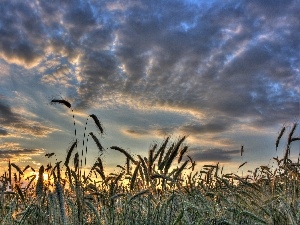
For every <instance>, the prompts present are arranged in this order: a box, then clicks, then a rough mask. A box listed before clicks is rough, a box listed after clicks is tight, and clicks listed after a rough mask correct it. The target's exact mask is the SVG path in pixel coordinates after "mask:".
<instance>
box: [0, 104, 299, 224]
mask: <svg viewBox="0 0 300 225" xmlns="http://www.w3.org/2000/svg"><path fill="white" fill-rule="evenodd" d="M54 103H56V102H55V101H54ZM57 103H61V104H64V105H65V106H67V107H69V106H70V105H68V104H67V102H63V101H61V102H57ZM70 107H71V106H70ZM89 117H90V118H92V119H93V122H94V123H95V125H96V127H97V128H98V129H99V133H100V134H101V133H103V128H102V124H101V123H100V121H99V120H98V118H97V116H95V115H94V114H92V115H90V116H89ZM74 121H75V120H74ZM296 129H297V123H295V124H294V126H293V127H292V128H291V129H290V130H289V131H286V129H285V128H283V129H282V130H281V132H280V134H279V136H278V137H277V140H275V138H274V143H275V145H276V147H278V144H279V142H280V140H281V139H282V136H283V134H284V133H287V138H288V140H287V145H286V146H285V147H286V149H285V155H284V157H283V158H282V159H278V158H273V160H274V161H275V162H276V167H274V168H269V167H268V166H260V167H258V168H256V169H254V170H253V171H248V174H246V175H244V176H243V177H241V176H239V175H237V174H225V173H223V169H222V168H220V166H219V164H218V163H216V164H214V165H205V166H204V167H203V168H202V169H201V170H200V171H196V170H195V167H194V166H195V161H193V159H192V158H191V157H187V152H188V146H186V145H185V137H182V138H180V139H179V140H178V141H175V142H174V143H172V142H171V141H170V138H166V139H165V140H164V141H163V143H161V144H160V145H154V146H153V147H151V149H150V150H149V153H148V155H147V156H142V155H137V156H133V155H131V154H129V153H128V152H127V151H126V150H124V149H122V148H121V147H118V146H112V147H111V151H118V152H120V154H122V155H123V156H124V159H127V160H126V161H127V162H126V164H125V165H118V167H119V168H120V171H121V172H120V173H117V174H112V173H107V172H106V170H105V168H104V167H103V164H102V159H101V157H98V158H97V160H96V161H95V163H94V165H93V166H92V167H91V168H90V171H89V172H87V173H85V172H83V170H82V169H81V168H82V165H85V164H86V162H85V158H84V157H82V155H83V154H82V153H81V152H80V151H79V150H78V149H77V143H78V141H79V139H78V138H76V140H75V141H74V143H73V144H72V145H71V146H70V148H69V150H68V152H67V155H66V157H65V159H61V160H62V161H60V162H57V163H56V164H55V165H51V164H48V165H43V166H41V167H40V168H39V171H36V172H37V174H36V175H31V176H29V175H28V173H29V171H31V170H34V169H33V168H31V166H30V165H28V166H27V167H25V168H20V167H19V166H18V165H17V164H15V163H14V162H9V164H8V168H7V171H6V172H5V173H4V174H3V175H2V176H1V183H2V187H1V189H0V223H1V224H80V225H81V224H103V225H113V224H116V225H119V224H120V225H121V224H124V225H130V224H148V225H150V224H153V225H159V224H161V225H171V224H174V225H175V224H178V225H179V224H207V225H208V224H219V225H221V224H223V225H225V224H249V225H250V224H251V225H254V224H276V225H277V224H278V225H284V224H295V225H297V224H300V185H299V184H300V164H299V161H298V162H292V161H291V159H290V158H289V155H290V152H291V151H292V150H293V149H292V145H293V143H295V142H298V141H299V140H300V138H299V137H296V136H295V130H296ZM75 135H76V130H75ZM88 137H90V138H91V139H92V140H93V141H94V142H95V144H96V146H97V147H98V150H99V152H103V151H104V149H103V147H102V146H101V141H100V139H99V138H98V137H97V135H95V134H94V133H93V132H89V133H88V132H87V133H86V134H84V137H82V138H83V142H84V140H86V139H87V138H88ZM81 141H82V140H81ZM85 151H88V150H87V149H85ZM46 157H51V155H50V154H48V155H46ZM242 166H243V164H242V165H240V167H242ZM46 174H47V175H48V176H47V179H46V178H45V177H46V176H45V175H46Z"/></svg>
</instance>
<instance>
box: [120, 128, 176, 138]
mask: <svg viewBox="0 0 300 225" xmlns="http://www.w3.org/2000/svg"><path fill="white" fill-rule="evenodd" d="M172 131H174V128H173V127H160V126H150V127H145V128H143V127H130V128H128V129H126V128H125V129H123V130H122V132H123V133H124V134H125V135H128V136H131V137H134V138H140V137H143V136H151V137H153V136H159V137H165V136H167V135H170V134H171V133H172Z"/></svg>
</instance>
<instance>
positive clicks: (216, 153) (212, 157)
mask: <svg viewBox="0 0 300 225" xmlns="http://www.w3.org/2000/svg"><path fill="white" fill-rule="evenodd" d="M239 153H240V150H224V149H220V148H213V149H205V150H201V149H197V148H191V149H190V151H189V153H188V154H189V156H191V157H192V159H193V160H195V161H198V162H229V161H231V159H232V158H234V157H236V156H237V155H238V154H239Z"/></svg>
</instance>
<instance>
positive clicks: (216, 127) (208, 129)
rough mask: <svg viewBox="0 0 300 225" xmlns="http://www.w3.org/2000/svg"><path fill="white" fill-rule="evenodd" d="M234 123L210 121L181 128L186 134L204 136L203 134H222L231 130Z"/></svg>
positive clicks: (218, 120) (217, 120)
mask: <svg viewBox="0 0 300 225" xmlns="http://www.w3.org/2000/svg"><path fill="white" fill-rule="evenodd" d="M232 123H233V122H232V121H230V120H229V119H228V120H220V119H215V121H210V122H208V123H204V124H200V123H192V124H187V125H183V126H181V127H180V130H181V131H182V132H183V133H186V134H193V135H197V134H203V133H207V134H210V133H221V132H223V131H227V130H228V129H230V126H231V124H232Z"/></svg>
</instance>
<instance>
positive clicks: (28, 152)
mask: <svg viewBox="0 0 300 225" xmlns="http://www.w3.org/2000/svg"><path fill="white" fill-rule="evenodd" d="M40 154H44V151H43V150H42V149H16V150H8V149H1V150H0V158H1V159H11V158H15V157H24V156H27V157H32V156H33V155H40Z"/></svg>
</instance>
